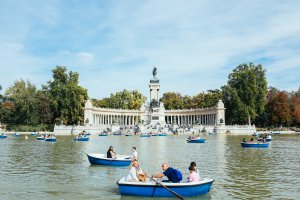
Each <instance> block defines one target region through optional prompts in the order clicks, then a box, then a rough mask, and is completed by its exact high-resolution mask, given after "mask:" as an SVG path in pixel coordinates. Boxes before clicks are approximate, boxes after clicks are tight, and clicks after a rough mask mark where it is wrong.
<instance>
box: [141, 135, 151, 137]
mask: <svg viewBox="0 0 300 200" xmlns="http://www.w3.org/2000/svg"><path fill="white" fill-rule="evenodd" d="M140 137H150V135H140Z"/></svg>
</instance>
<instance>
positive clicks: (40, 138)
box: [36, 136, 45, 140]
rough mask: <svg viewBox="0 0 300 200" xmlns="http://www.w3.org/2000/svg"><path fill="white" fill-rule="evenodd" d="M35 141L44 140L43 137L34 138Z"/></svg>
mask: <svg viewBox="0 0 300 200" xmlns="http://www.w3.org/2000/svg"><path fill="white" fill-rule="evenodd" d="M36 139H37V140H45V137H42V136H39V137H37V138H36Z"/></svg>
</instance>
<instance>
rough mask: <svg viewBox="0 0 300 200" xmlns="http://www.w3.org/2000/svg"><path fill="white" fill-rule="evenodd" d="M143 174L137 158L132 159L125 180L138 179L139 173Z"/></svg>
mask: <svg viewBox="0 0 300 200" xmlns="http://www.w3.org/2000/svg"><path fill="white" fill-rule="evenodd" d="M140 174H143V171H142V169H141V168H140V164H139V163H138V161H137V160H133V161H132V162H131V164H130V166H129V172H128V175H127V176H126V178H125V180H126V181H139V175H140Z"/></svg>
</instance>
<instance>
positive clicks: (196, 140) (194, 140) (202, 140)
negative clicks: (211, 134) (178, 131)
mask: <svg viewBox="0 0 300 200" xmlns="http://www.w3.org/2000/svg"><path fill="white" fill-rule="evenodd" d="M187 143H205V138H195V139H188V140H187Z"/></svg>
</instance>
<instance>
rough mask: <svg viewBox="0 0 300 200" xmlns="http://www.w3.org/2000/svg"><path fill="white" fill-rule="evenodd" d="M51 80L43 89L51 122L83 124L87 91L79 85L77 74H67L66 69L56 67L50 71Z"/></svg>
mask: <svg viewBox="0 0 300 200" xmlns="http://www.w3.org/2000/svg"><path fill="white" fill-rule="evenodd" d="M52 72H53V80H52V81H48V85H46V86H44V87H43V89H44V91H45V93H46V95H47V96H48V97H49V98H50V102H51V110H52V111H53V120H54V121H55V122H61V121H63V122H64V124H70V125H71V124H77V123H78V122H83V115H84V104H85V101H86V100H87V99H88V95H87V90H86V89H84V88H83V87H81V86H80V85H79V74H78V73H77V72H72V71H70V72H69V73H68V72H67V68H66V67H63V66H57V67H56V68H55V69H53V70H52Z"/></svg>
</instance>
